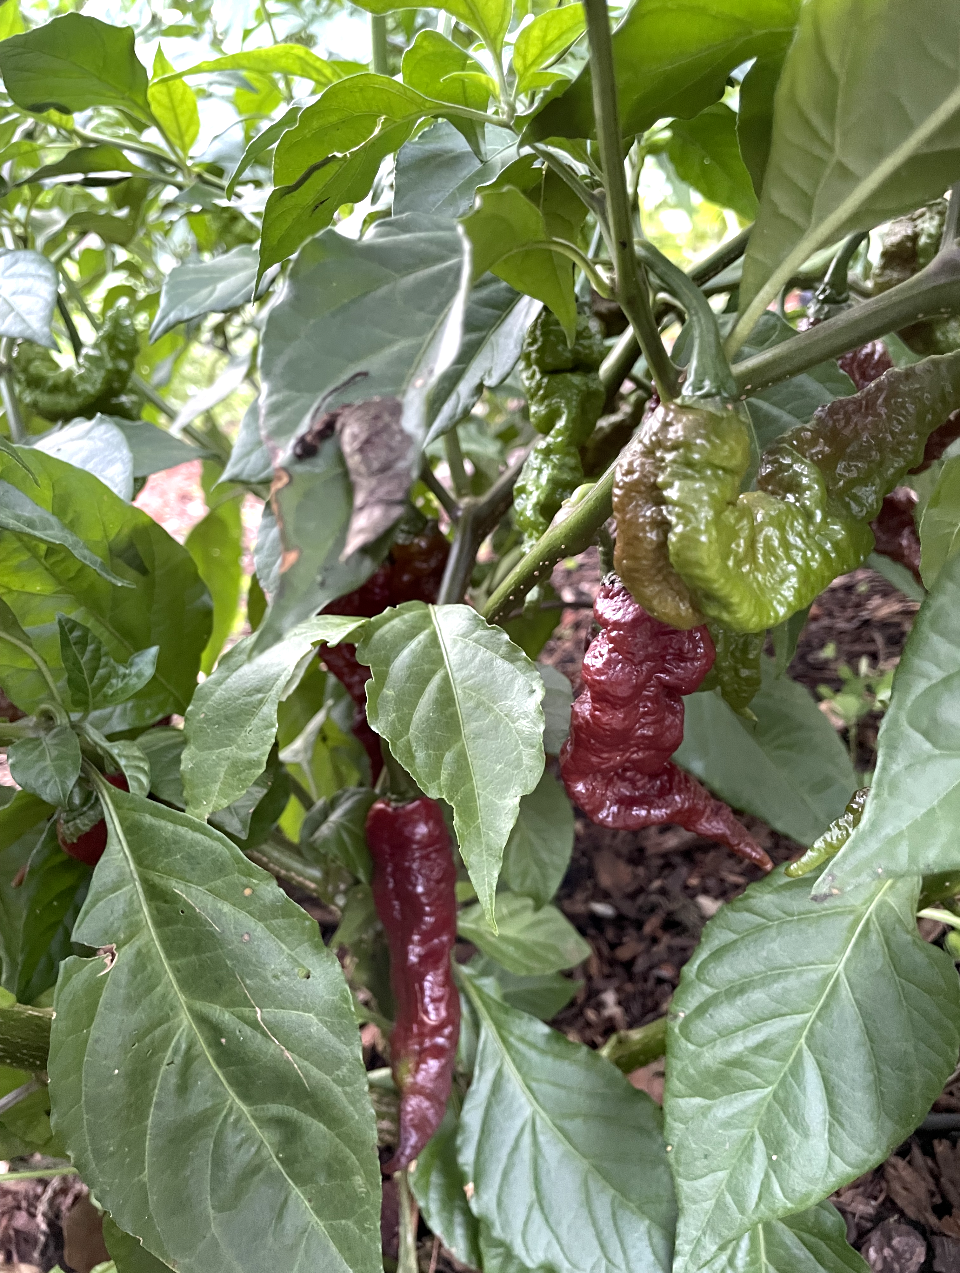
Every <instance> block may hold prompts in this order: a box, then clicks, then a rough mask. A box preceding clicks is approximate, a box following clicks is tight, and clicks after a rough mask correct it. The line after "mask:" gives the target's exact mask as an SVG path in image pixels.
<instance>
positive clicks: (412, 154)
mask: <svg viewBox="0 0 960 1273" xmlns="http://www.w3.org/2000/svg"><path fill="white" fill-rule="evenodd" d="M480 136H481V138H482V152H481V153H482V154H483V155H484V156H485V158H484V159H482V160H481V159H478V158H477V156H476V153H475V152H474V151H473V149H472V148H471V146H470V145H469V144H468V142H467V141H466V139H465V138H464V137H463V135H462V133H460V132H459V131H458V129H456V128H454V126H453V124H452V123H450V122H449V121H448V120H445V119H441V120H438V121H437V123H435V124H434V125H433V126H432V127H430V128H427V129H424V131H423V132H422V133H418V134H417V136H416V137H415V138H414V139H413V140H412V141H408V142H407V143H406V144H405V145H404V146H401V147H400V151H399V153H398V154H397V172H396V180H395V185H394V195H393V214H394V216H401V215H403V213H405V212H425V213H434V214H436V215H437V216H447V217H462V216H463V215H464V213H466V212H469V211H470V209H471V208H472V207H473V196H474V193H475V191H476V189H477V186H482V185H487V184H489V183H490V182H491V181H495V180H496V178H497V177H498V176H499V175H500V173H501V172H503V170H504V168H506V167H508V166H509V165H510V164H512V163H513V162H514V161H515V159H516V158H517V138H516V134H514V133H512V132H510V130H509V129H506V128H495V127H493V126H492V125H490V124H487V125H484V126H483V127H482V128H481V130H480Z"/></svg>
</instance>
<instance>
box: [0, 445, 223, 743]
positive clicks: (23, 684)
mask: <svg viewBox="0 0 960 1273" xmlns="http://www.w3.org/2000/svg"><path fill="white" fill-rule="evenodd" d="M26 454H27V455H28V456H29V459H30V466H31V468H32V469H33V471H34V473H35V475H36V479H37V483H38V485H36V486H34V485H29V481H30V479H29V478H28V477H27V475H26V474H22V473H21V472H20V470H18V469H16V468H14V467H13V464H12V463H11V462H10V461H8V460H7V459H6V457H5V456H0V472H2V473H3V474H4V477H6V478H7V479H8V480H9V481H10V482H11V483H15V484H16V485H17V486H18V487H21V488H23V489H26V490H28V491H30V492H32V494H33V497H34V498H35V499H36V501H37V503H38V504H40V505H41V506H42V507H43V508H44V509H47V510H48V511H49V512H51V513H52V514H53V515H54V516H55V517H59V518H60V520H61V521H62V522H63V523H64V525H65V526H66V527H67V528H68V529H69V530H70V531H71V532H73V533H75V534H78V535H80V536H81V537H82V538H83V540H84V542H85V543H86V544H87V545H88V547H89V548H90V550H91V551H92V552H94V553H95V555H96V556H97V558H98V560H100V561H101V562H104V561H105V562H108V563H109V565H110V568H111V570H112V571H113V572H114V573H116V574H117V575H118V576H122V578H123V580H124V581H125V582H126V583H128V584H129V585H132V586H128V587H124V588H114V587H111V585H110V584H109V583H107V582H106V581H105V580H104V579H102V578H101V577H100V576H99V575H98V574H96V573H94V572H93V571H91V570H88V569H87V568H86V567H85V566H82V565H80V564H79V563H78V562H77V560H76V558H75V557H74V556H73V555H72V553H70V552H69V551H68V550H67V549H66V548H63V547H61V546H59V545H56V544H53V545H47V544H41V543H39V542H38V541H37V540H35V539H29V538H27V537H21V536H19V535H0V596H2V597H3V598H4V599H5V600H6V601H7V603H8V604H9V606H10V608H11V609H12V610H13V611H14V613H15V614H16V617H17V619H18V620H19V622H20V623H21V624H22V625H23V627H24V628H25V629H26V631H27V633H28V634H29V636H30V638H31V640H32V641H33V644H34V646H35V647H36V649H37V650H38V652H39V653H40V654H41V655H42V657H43V658H44V660H45V661H46V662H47V664H48V665H49V666H50V667H51V668H52V669H53V671H54V674H55V675H59V674H60V669H61V668H62V662H61V656H60V640H59V634H58V629H57V625H56V616H57V613H58V612H59V613H62V614H66V615H69V616H70V617H71V618H74V619H77V620H78V621H79V622H81V623H83V624H86V626H87V627H88V628H90V629H91V631H92V632H94V633H95V635H96V636H97V637H99V639H100V640H101V641H102V642H103V643H104V645H105V646H106V648H107V650H108V652H109V653H110V655H111V656H112V657H113V658H115V659H117V660H118V661H121V662H126V661H127V660H129V658H130V656H131V655H133V654H135V653H136V652H137V651H139V650H144V649H146V648H147V647H149V646H151V645H158V646H159V647H160V653H159V656H158V658H157V672H156V675H155V676H154V678H153V680H152V681H150V682H149V684H148V685H146V686H145V687H144V688H143V689H142V690H140V691H139V692H138V693H137V694H136V695H135V697H134V698H132V699H130V700H129V701H128V702H126V703H124V704H123V705H122V706H120V707H114V708H110V709H108V710H107V711H106V713H103V714H100V713H98V714H96V715H95V717H94V719H93V722H92V723H93V724H94V725H96V726H97V727H98V728H104V727H105V728H107V730H108V732H119V731H120V730H124V729H131V728H134V727H135V726H138V725H149V724H152V723H153V722H154V721H156V720H157V719H158V718H159V717H160V716H166V715H167V714H168V713H170V712H183V711H184V710H185V709H186V706H187V703H188V702H189V701H190V697H191V695H192V694H193V690H194V687H195V685H196V678H197V669H198V668H199V665H200V654H201V652H202V650H203V648H204V646H205V645H206V643H207V638H208V636H209V634H210V598H209V596H208V594H207V590H206V588H204V586H203V584H202V582H201V580H200V577H199V576H198V574H197V569H196V566H194V564H193V561H192V559H191V557H190V554H189V553H188V552H187V551H186V549H184V548H182V547H181V546H180V545H179V544H178V543H177V542H176V541H175V540H174V539H171V538H170V536H169V535H168V534H167V532H166V531H165V530H163V529H162V527H160V526H158V525H157V523H156V522H155V521H153V520H152V518H150V517H148V516H147V514H146V513H142V512H141V511H140V510H139V509H137V508H133V507H131V506H130V505H129V504H125V503H124V502H123V500H121V499H118V498H117V496H116V495H114V494H113V493H112V492H111V491H108V490H107V488H106V487H105V486H104V485H103V483H102V482H100V481H98V480H97V479H96V478H95V477H92V476H91V475H90V474H89V473H85V472H84V471H83V470H82V469H77V468H74V467H72V465H69V464H64V463H63V462H62V461H60V460H56V459H54V458H53V457H52V456H48V455H43V454H42V453H40V452H36V451H29V452H26ZM8 653H9V650H8V647H6V643H3V642H0V681H2V682H3V684H4V686H5V688H6V690H7V692H8V693H9V694H10V695H11V697H12V698H13V700H14V702H15V703H17V705H18V706H19V707H21V708H22V709H23V710H24V711H27V712H30V711H33V710H34V709H35V708H36V707H37V706H39V704H40V703H42V702H44V701H45V700H47V699H49V695H50V691H49V689H48V688H47V685H46V682H45V681H44V680H43V678H42V677H41V676H40V674H39V673H38V672H37V670H36V669H35V668H27V667H24V666H23V665H22V661H21V663H17V662H15V661H13V660H11V659H9V658H8Z"/></svg>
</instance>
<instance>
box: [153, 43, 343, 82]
mask: <svg viewBox="0 0 960 1273" xmlns="http://www.w3.org/2000/svg"><path fill="white" fill-rule="evenodd" d="M351 68H353V69H356V70H360V69H362V68H361V67H360V65H359V63H349V62H325V61H324V60H323V58H321V57H317V55H316V53H314V52H313V51H312V49H308V48H306V47H305V46H304V45H302V44H274V45H270V46H268V47H267V48H264V49H244V50H242V52H240V53H228V54H226V55H225V56H224V57H215V58H210V59H209V60H208V61H206V62H196V63H195V64H194V65H193V66H188V67H187V69H186V70H185V71H177V72H176V74H177V75H180V76H183V75H200V74H208V75H209V74H213V73H217V72H220V71H255V72H256V73H257V74H259V75H299V76H302V77H303V78H304V79H308V80H313V81H314V83H315V84H332V83H333V81H334V80H339V79H342V78H343V76H344V74H349V73H350V69H351Z"/></svg>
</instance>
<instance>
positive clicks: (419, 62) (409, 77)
mask: <svg viewBox="0 0 960 1273" xmlns="http://www.w3.org/2000/svg"><path fill="white" fill-rule="evenodd" d="M402 70H403V82H404V84H406V85H408V87H410V88H413V89H416V90H417V92H419V93H423V95H424V96H425V97H432V98H434V99H435V100H437V101H440V102H452V103H453V104H454V105H457V106H467V107H469V108H470V110H475V111H485V110H486V109H487V102H488V100H489V98H490V90H489V89H488V87H487V86H486V85H485V84H483V83H481V82H479V81H477V80H475V79H472V78H469V79H468V78H464V77H463V74H462V73H463V72H464V71H473V72H476V73H479V74H481V75H483V67H482V66H481V65H480V63H479V62H478V61H477V60H476V58H472V57H471V56H470V55H469V53H467V52H465V50H463V49H461V48H460V46H459V44H454V43H453V41H452V40H448V39H447V37H446V36H445V35H441V33H440V32H439V31H421V32H420V33H419V34H418V35H417V38H416V39H415V40H414V42H413V44H411V45H410V47H409V48H408V49H407V50H406V52H405V53H404V55H403V63H402ZM458 73H459V74H458ZM494 95H496V94H495V92H494ZM451 122H452V123H453V125H454V127H455V128H457V129H458V130H459V131H460V132H461V133H463V135H464V137H466V138H467V140H468V141H469V142H470V143H471V144H472V145H474V146H477V147H478V148H479V140H480V132H481V130H482V129H483V127H484V125H483V124H482V123H480V122H478V121H477V120H472V119H457V118H456V117H454V119H453V120H452V121H451Z"/></svg>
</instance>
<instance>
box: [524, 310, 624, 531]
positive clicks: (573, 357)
mask: <svg viewBox="0 0 960 1273" xmlns="http://www.w3.org/2000/svg"><path fill="white" fill-rule="evenodd" d="M603 355H604V348H603V341H602V339H601V337H600V335H599V332H598V331H597V330H596V327H595V325H594V323H593V322H592V321H591V320H590V319H589V318H587V317H586V316H585V315H580V317H579V318H578V319H577V334H576V339H575V340H574V344H573V347H572V348H571V347H570V346H569V345H568V344H567V338H566V335H565V334H564V331H563V328H562V327H561V326H560V323H559V322H558V320H557V319H556V318H555V316H554V315H553V313H551V311H550V310H548V309H542V310H541V311H540V313H539V315H538V316H537V318H536V319H535V320H534V322H533V323H532V325H531V327H530V329H529V331H528V332H527V336H526V340H525V341H524V347H523V354H522V355H521V359H520V377H521V380H522V381H523V387H524V390H525V391H526V395H527V407H528V410H529V413H530V423H531V424H532V425H533V427H534V428H535V429H536V430H537V432H538V433H542V434H544V435H545V436H544V437H543V438H541V439H540V440H539V441H538V442H537V444H536V445H535V446H534V448H533V450H532V451H531V452H530V454H529V455H528V456H527V459H526V462H525V463H524V466H523V468H522V469H521V471H520V476H519V477H518V479H517V484H516V486H515V487H514V492H513V516H514V523H515V525H516V527H517V529H518V530H519V531H520V533H521V535H522V545H523V549H524V551H526V550H527V549H529V548H531V547H532V546H533V544H535V543H536V541H537V540H538V539H539V538H540V536H541V535H542V534H543V533H544V531H546V529H547V527H548V526H549V525H550V523H551V521H553V518H554V517H555V516H556V514H557V512H558V511H559V508H560V505H561V504H562V503H563V501H564V500H565V499H567V498H568V497H569V496H570V495H571V494H572V493H573V492H574V491H575V490H576V488H577V487H578V486H580V485H581V484H582V483H583V480H584V476H583V466H582V464H581V460H580V450H579V448H580V447H581V446H583V445H584V443H585V442H586V441H587V439H588V438H589V436H590V434H591V433H592V432H593V427H594V425H595V424H596V422H597V420H598V419H599V418H600V413H601V411H602V410H603V403H604V399H605V397H606V391H605V390H604V388H603V385H602V383H601V381H600V377H599V376H598V375H597V370H598V368H599V366H600V364H601V362H602V361H603Z"/></svg>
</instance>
